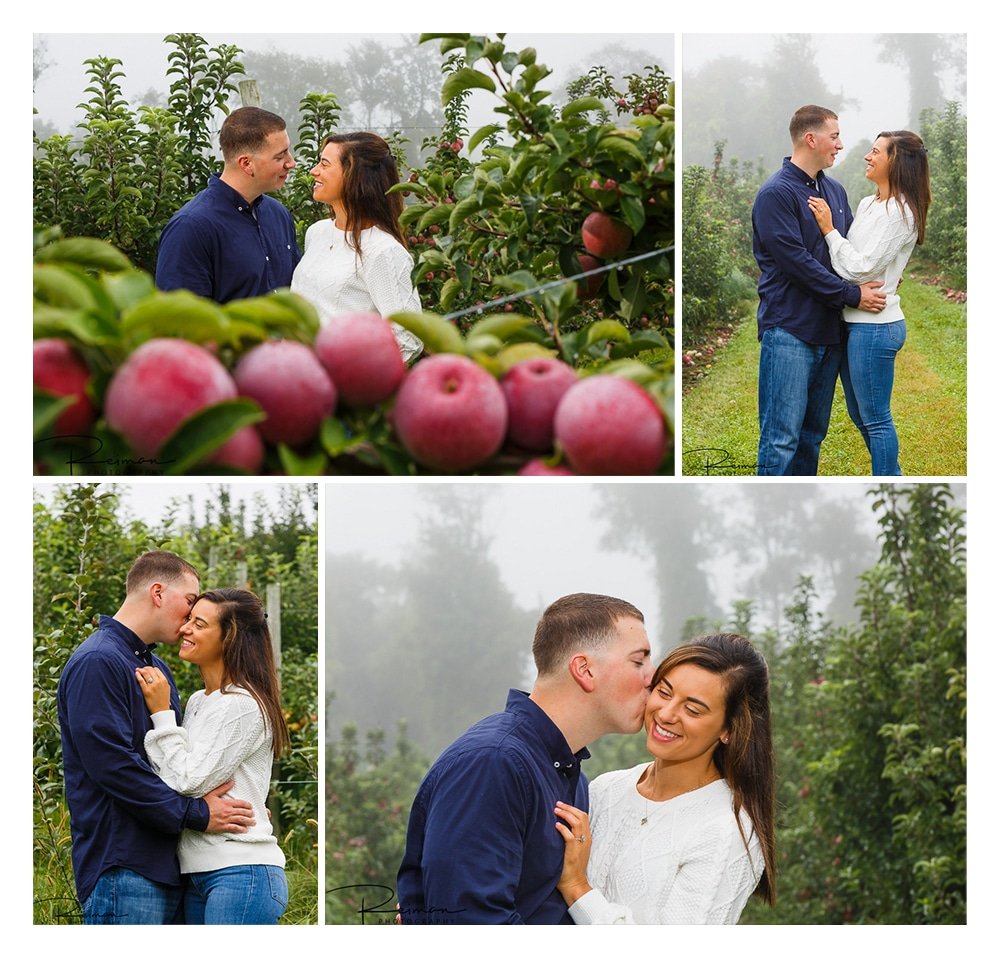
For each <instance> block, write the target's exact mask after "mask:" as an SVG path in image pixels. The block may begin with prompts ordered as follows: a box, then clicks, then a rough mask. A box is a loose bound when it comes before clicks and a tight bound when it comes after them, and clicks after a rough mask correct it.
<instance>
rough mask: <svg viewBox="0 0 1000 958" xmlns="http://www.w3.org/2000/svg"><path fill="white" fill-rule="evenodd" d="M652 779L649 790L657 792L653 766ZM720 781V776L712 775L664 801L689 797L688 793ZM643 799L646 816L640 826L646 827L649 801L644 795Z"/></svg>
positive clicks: (641, 819) (654, 767)
mask: <svg viewBox="0 0 1000 958" xmlns="http://www.w3.org/2000/svg"><path fill="white" fill-rule="evenodd" d="M650 778H651V779H652V781H651V782H650V787H649V790H650V791H651V792H655V791H656V766H655V765H654V766H653V774H652V775H651V776H650ZM718 780H719V776H718V775H710V776H709V777H708V778H706V779H705V780H704V781H703V782H698V783H697V784H696V785H692V786H691V787H690V788H685V789H684V791H683V792H678V793H677V794H676V795H671V796H670V798H667V799H664V801H668V802H669V801H670V799H673V798H680V797H681V795H687V793H688V792H693V791H695V790H696V789H699V788H702V787H703V786H705V785H709V784H710V783H712V782H717V781H718ZM642 797H643V798H644V799H645V800H646V814H645V815H643V816H642V818H640V819H639V824H640V825H645V824H646V822H648V821H649V799H648V798H647V797H646V796H645V795H643V796H642Z"/></svg>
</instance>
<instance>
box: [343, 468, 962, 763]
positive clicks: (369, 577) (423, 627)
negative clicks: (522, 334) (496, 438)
mask: <svg viewBox="0 0 1000 958" xmlns="http://www.w3.org/2000/svg"><path fill="white" fill-rule="evenodd" d="M871 488H872V487H870V486H862V485H857V484H851V485H835V484H824V485H816V484H795V485H791V484H788V483H757V484H753V485H751V484H748V483H747V484H740V485H732V484H726V485H720V484H710V483H701V484H693V483H674V484H670V485H666V484H662V483H620V484H619V483H604V484H597V483H595V484H589V483H588V484H576V483H572V484H570V483H561V484H559V485H558V486H552V485H548V484H525V485H514V484H502V485H500V484H480V483H475V484H472V483H464V484H445V483H433V484H426V483H408V484H379V485H372V484H354V483H347V484H336V485H331V486H328V487H327V489H326V498H325V517H326V519H325V549H326V571H325V582H326V666H325V670H326V696H327V722H328V724H327V735H328V736H330V737H334V738H335V737H337V736H338V735H339V734H340V730H341V728H342V727H343V725H344V724H345V723H356V724H357V725H358V726H359V727H360V728H361V729H362V730H365V729H368V728H372V727H380V728H383V729H384V730H385V731H386V732H387V733H388V735H389V736H390V737H391V736H392V735H393V734H394V732H395V730H396V727H397V724H398V723H399V722H400V721H401V720H405V721H406V722H407V734H408V736H409V737H410V738H411V739H412V740H413V741H415V742H416V744H417V745H418V746H419V747H420V749H421V750H422V751H424V753H425V754H426V755H428V757H433V756H434V755H436V754H437V753H438V751H440V749H441V748H442V747H443V746H444V745H445V744H447V742H448V741H450V740H451V739H452V738H454V737H455V736H456V735H457V734H459V733H460V732H462V731H463V730H464V729H466V728H467V727H468V726H469V725H470V724H472V723H473V722H475V721H476V720H478V719H479V718H481V717H482V716H484V715H487V714H489V713H491V712H494V711H498V710H500V709H502V708H503V704H504V700H505V697H506V692H507V689H508V688H510V687H519V688H530V685H531V682H532V681H533V679H534V669H533V667H532V664H531V659H530V649H531V640H532V636H533V633H534V627H535V623H536V622H537V620H538V617H539V615H540V614H541V612H542V610H543V609H544V608H545V606H546V605H547V604H548V603H549V602H551V601H553V600H554V599H556V598H558V597H559V596H561V595H564V594H567V593H569V592H601V593H606V594H611V595H617V596H619V597H621V598H624V599H627V600H628V601H630V602H632V603H634V604H635V605H637V606H638V607H639V608H640V609H641V610H643V612H644V614H645V616H646V624H647V631H648V632H649V636H650V641H651V644H652V646H653V649H654V657H661V656H662V655H663V654H664V653H665V652H666V651H667V650H668V649H669V648H671V647H672V646H673V645H676V644H677V643H678V642H679V641H681V640H682V639H683V638H684V637H685V636H691V635H695V634H700V633H703V632H705V631H708V630H714V629H719V628H730V629H731V628H734V627H747V626H748V627H749V630H750V631H751V632H752V634H754V635H760V634H762V633H763V632H764V631H765V630H767V629H774V628H776V627H777V626H779V624H780V623H781V622H782V618H783V613H784V609H785V607H786V606H787V605H788V604H789V603H790V602H791V600H792V597H793V593H794V592H795V590H796V588H797V586H798V585H799V582H800V578H801V577H802V576H810V577H811V578H812V581H813V587H814V591H815V593H816V599H815V603H814V608H815V609H816V610H817V611H818V612H820V613H822V614H823V616H824V617H825V618H826V619H828V620H830V621H831V622H832V623H833V624H834V625H839V624H846V623H849V622H853V621H854V618H855V616H854V609H853V603H854V597H855V591H856V586H857V576H858V575H859V574H860V573H861V572H862V571H864V570H867V569H869V568H871V566H872V565H874V564H875V562H876V561H877V559H878V556H879V551H880V547H879V543H878V542H877V534H878V527H877V523H876V519H875V516H874V514H873V512H872V501H873V500H872V496H871V495H870V494H868V490H870V489H871ZM956 497H957V498H959V499H961V498H964V487H958V488H957V489H956Z"/></svg>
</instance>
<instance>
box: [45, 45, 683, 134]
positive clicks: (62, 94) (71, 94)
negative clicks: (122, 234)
mask: <svg viewBox="0 0 1000 958" xmlns="http://www.w3.org/2000/svg"><path fill="white" fill-rule="evenodd" d="M175 29H177V28H176V27H173V28H168V29H166V30H163V31H162V32H160V31H157V32H148V33H41V32H40V33H36V34H35V35H34V39H35V40H36V41H39V40H44V42H45V45H46V59H47V60H48V61H49V62H51V63H52V64H53V67H52V68H51V69H49V70H47V71H46V72H45V73H43V74H42V76H41V78H40V79H39V81H38V86H37V88H36V90H35V96H34V105H35V107H36V108H37V109H38V112H39V114H40V116H41V117H42V118H43V119H45V120H48V121H49V122H52V123H54V124H55V125H56V126H57V127H58V128H59V129H60V131H61V132H72V131H73V127H74V125H75V124H76V123H78V122H79V121H80V120H81V119H82V113H81V111H79V110H77V105H78V104H79V103H81V102H83V101H84V100H86V98H87V97H86V96H85V95H84V94H83V93H82V91H83V90H84V88H85V87H86V85H87V82H86V67H85V66H84V61H85V60H87V59H88V58H91V57H96V56H106V57H117V58H118V59H119V60H121V61H122V68H121V69H122V70H123V72H124V73H125V79H124V80H122V81H121V82H122V89H123V93H124V94H125V96H126V98H128V99H130V100H133V99H134V98H136V97H138V96H140V95H141V94H143V93H145V91H146V90H148V89H149V88H150V87H157V88H159V89H163V90H166V88H167V86H169V83H168V82H167V80H166V70H167V53H168V52H169V50H170V49H171V48H170V47H169V46H168V45H167V44H165V43H164V42H163V37H164V36H166V35H167V34H168V33H171V32H173V31H174V30H175ZM191 32H199V33H201V35H202V36H203V37H204V38H205V40H206V42H207V43H208V44H209V45H210V46H215V45H217V44H220V43H231V44H235V45H236V46H238V47H240V48H241V49H243V50H258V51H269V50H284V51H287V52H289V53H292V54H296V55H299V56H306V57H324V56H325V57H328V58H330V59H331V60H333V61H336V60H338V59H340V58H341V57H343V56H344V55H345V54H346V52H347V50H348V48H349V47H350V46H352V45H355V44H357V43H359V42H360V41H361V40H363V39H366V38H368V37H372V38H374V39H378V40H382V41H383V42H384V43H385V44H386V45H388V46H398V45H399V44H400V43H401V42H402V41H403V36H404V32H403V31H399V32H388V31H386V32H380V33H374V32H373V33H355V32H350V33H348V32H344V33H325V32H319V31H316V32H312V33H285V32H275V33H235V32H234V33H209V32H202V31H198V30H195V31H191ZM417 32H419V31H412V33H417ZM505 42H506V43H507V46H508V49H518V50H519V49H522V48H524V47H535V49H536V50H537V53H538V60H539V62H541V63H544V64H545V65H546V66H548V67H549V68H550V69H551V70H552V71H553V73H552V76H551V77H549V78H548V79H547V81H546V89H555V88H556V87H558V86H560V85H561V84H562V83H565V82H566V81H567V80H571V79H573V76H571V75H570V74H569V73H568V72H567V71H568V69H569V68H570V67H575V66H580V65H581V64H583V70H586V69H587V67H589V66H591V65H593V64H592V63H591V62H590V61H589V60H588V56H589V54H590V53H592V52H593V51H595V50H598V49H600V48H601V47H603V46H605V45H607V44H609V43H617V44H621V45H623V46H626V47H630V48H634V49H640V50H646V51H649V52H650V53H654V54H656V55H657V57H658V65H659V66H660V67H662V68H663V70H664V71H666V72H667V73H668V74H670V75H673V68H674V37H673V34H669V33H596V34H594V33H590V34H586V33H515V32H511V33H508V34H507V36H506V39H505ZM428 45H430V46H432V47H433V48H434V49H437V45H436V41H431V42H429V44H428ZM643 66H645V64H644V63H643V64H638V69H640V70H641V68H642V67H643ZM307 92H310V91H303V93H307ZM335 92H336V91H335ZM476 92H477V94H478V93H479V91H476ZM488 100H489V97H488V95H485V96H483V97H482V98H481V99H480V101H479V102H480V103H481V104H482V110H483V111H484V113H483V114H481V115H480V117H479V120H478V123H477V124H475V125H481V124H483V123H486V122H490V121H491V120H492V116H491V114H490V111H491V110H492V105H493V104H492V103H489V102H487V101H488Z"/></svg>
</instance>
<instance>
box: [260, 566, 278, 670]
mask: <svg viewBox="0 0 1000 958" xmlns="http://www.w3.org/2000/svg"><path fill="white" fill-rule="evenodd" d="M264 607H265V608H266V609H267V625H268V628H269V629H270V630H271V645H272V648H273V652H274V667H275V668H276V669H277V670H278V675H279V676H280V675H281V583H280V582H271V583H269V584H268V586H267V598H266V604H265V606H264Z"/></svg>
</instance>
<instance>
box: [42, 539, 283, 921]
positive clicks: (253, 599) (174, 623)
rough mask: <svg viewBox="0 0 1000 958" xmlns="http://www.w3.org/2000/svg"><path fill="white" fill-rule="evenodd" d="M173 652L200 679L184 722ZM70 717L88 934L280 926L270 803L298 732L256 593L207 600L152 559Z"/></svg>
mask: <svg viewBox="0 0 1000 958" xmlns="http://www.w3.org/2000/svg"><path fill="white" fill-rule="evenodd" d="M160 643H162V644H164V645H177V644H179V645H180V649H179V656H180V658H181V659H182V660H183V661H185V662H187V663H189V664H191V665H195V666H197V667H198V669H199V671H200V672H201V678H202V681H203V683H204V688H203V689H201V690H199V691H197V692H195V693H193V694H192V695H191V697H190V698H189V699H188V702H187V704H186V708H185V711H184V720H183V724H182V723H181V722H180V717H181V713H180V701H179V698H178V694H177V688H176V685H175V684H174V679H173V676H172V675H171V672H170V668H169V667H168V666H167V664H166V662H164V661H163V659H161V658H160V657H159V656H157V655H155V654H154V652H153V649H154V647H155V646H156V645H158V644H160ZM58 706H59V726H60V731H61V733H62V753H63V767H64V777H65V787H66V803H67V805H68V806H69V813H70V832H71V835H72V840H73V873H74V877H75V879H76V887H77V897H78V899H79V902H80V905H81V908H82V911H83V921H84V924H88V925H134V924H143V925H156V924H164V925H166V924H189V925H203V924H204V925H214V924H227V925H228V924H276V923H277V922H278V920H279V918H280V917H281V916H282V914H283V913H284V910H285V907H286V906H287V903H288V884H287V880H286V877H285V872H284V865H285V856H284V854H283V852H282V850H281V847H280V846H279V844H278V842H277V838H276V837H275V835H274V832H273V830H272V828H271V823H270V819H269V816H268V811H267V807H266V805H265V801H266V799H267V792H268V788H269V786H270V781H271V768H272V761H273V760H274V759H275V758H276V757H278V756H279V755H280V754H281V753H282V751H283V750H284V749H285V748H286V747H287V745H288V729H287V727H286V725H285V720H284V716H283V713H282V708H281V701H280V696H279V691H278V677H277V672H276V669H275V664H274V659H273V653H272V645H271V635H270V631H269V629H268V624H267V614H266V612H265V611H264V607H263V605H262V603H261V601H260V599H259V598H258V597H257V596H256V595H254V593H252V592H250V591H248V590H245V589H215V590H212V591H208V592H203V591H202V589H201V583H200V578H199V575H198V572H197V570H196V569H195V568H194V566H192V565H191V564H190V563H188V562H187V561H185V560H184V559H182V558H181V557H180V556H177V555H175V554H174V553H172V552H165V551H153V552H146V553H144V554H142V555H141V556H139V557H138V558H137V559H136V560H135V562H133V564H132V566H131V568H130V569H129V572H128V575H127V577H126V581H125V598H124V600H123V601H122V604H121V607H120V608H119V609H118V611H117V612H116V613H115V614H114V615H113V616H108V615H103V616H101V618H100V622H99V624H98V628H97V629H96V630H95V631H94V632H93V633H92V634H91V635H90V636H89V637H88V638H87V639H86V640H85V641H84V642H83V643H82V644H81V645H80V646H79V647H78V648H77V649H76V650H75V651H74V652H73V654H72V655H71V656H70V658H69V660H68V661H67V663H66V666H65V667H64V669H63V672H62V675H61V676H60V679H59V690H58Z"/></svg>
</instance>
